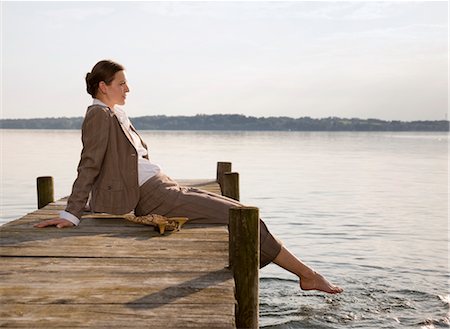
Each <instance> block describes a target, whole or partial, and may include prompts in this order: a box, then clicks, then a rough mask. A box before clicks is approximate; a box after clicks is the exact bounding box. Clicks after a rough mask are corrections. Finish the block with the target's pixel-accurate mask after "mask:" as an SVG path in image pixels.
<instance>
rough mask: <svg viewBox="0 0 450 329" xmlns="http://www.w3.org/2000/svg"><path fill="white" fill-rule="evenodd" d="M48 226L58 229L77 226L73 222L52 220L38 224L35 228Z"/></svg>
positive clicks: (61, 219)
mask: <svg viewBox="0 0 450 329" xmlns="http://www.w3.org/2000/svg"><path fill="white" fill-rule="evenodd" d="M47 226H56V227H57V228H64V227H73V226H75V225H74V224H73V223H72V222H71V221H68V220H67V219H64V218H59V217H58V218H52V219H48V220H45V221H43V222H40V223H38V224H35V225H34V227H39V228H42V227H47Z"/></svg>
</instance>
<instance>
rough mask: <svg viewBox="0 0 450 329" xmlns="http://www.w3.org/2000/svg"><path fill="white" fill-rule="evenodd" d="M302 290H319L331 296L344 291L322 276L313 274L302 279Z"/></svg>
mask: <svg viewBox="0 0 450 329" xmlns="http://www.w3.org/2000/svg"><path fill="white" fill-rule="evenodd" d="M300 288H302V290H319V291H323V292H326V293H329V294H339V293H341V292H343V291H344V289H342V288H341V287H338V286H335V285H334V284H332V283H330V282H328V280H327V279H325V278H324V277H323V276H322V275H320V274H319V273H317V272H313V273H312V275H311V276H308V277H305V276H303V277H301V278H300Z"/></svg>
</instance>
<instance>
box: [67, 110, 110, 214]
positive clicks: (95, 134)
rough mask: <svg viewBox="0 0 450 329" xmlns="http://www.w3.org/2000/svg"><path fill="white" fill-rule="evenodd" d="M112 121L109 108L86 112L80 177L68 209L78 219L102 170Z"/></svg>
mask: <svg viewBox="0 0 450 329" xmlns="http://www.w3.org/2000/svg"><path fill="white" fill-rule="evenodd" d="M111 121H112V120H111V115H110V113H109V109H107V108H104V107H100V106H93V107H89V108H88V110H87V112H86V116H85V119H84V121H83V125H82V133H81V139H82V142H83V149H82V151H81V159H80V162H79V164H78V169H77V171H78V175H77V178H76V179H75V182H74V183H73V186H72V193H71V195H70V197H69V199H68V200H67V207H66V211H67V212H69V213H71V214H72V215H74V216H75V217H77V218H78V219H80V218H81V215H82V213H83V208H84V206H85V205H86V202H87V200H88V197H89V193H90V192H91V190H92V186H93V185H94V183H95V180H96V178H97V176H98V175H99V173H100V170H101V168H102V163H103V159H104V157H105V153H106V150H107V148H108V140H109V132H110V125H111Z"/></svg>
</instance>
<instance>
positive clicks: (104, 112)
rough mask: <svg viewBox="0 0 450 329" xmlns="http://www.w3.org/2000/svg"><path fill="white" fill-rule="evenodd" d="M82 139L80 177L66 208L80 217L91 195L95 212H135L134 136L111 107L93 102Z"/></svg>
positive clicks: (135, 164)
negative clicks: (124, 127)
mask: <svg viewBox="0 0 450 329" xmlns="http://www.w3.org/2000/svg"><path fill="white" fill-rule="evenodd" d="M81 138H82V142H83V150H82V152H81V159H80V162H79V164H78V176H77V178H76V180H75V182H74V183H73V187H72V193H71V195H70V197H69V199H68V201H67V208H66V211H67V212H70V213H71V214H73V215H75V216H76V217H78V218H81V215H82V213H83V209H84V207H85V205H86V203H87V201H88V198H89V194H91V199H90V208H91V210H92V211H94V212H106V213H110V214H124V213H127V212H130V211H132V210H133V209H134V208H135V207H136V205H137V203H138V201H139V183H138V165H137V151H136V149H135V147H134V146H133V144H132V142H131V136H130V135H129V134H128V132H127V131H125V130H124V129H123V128H122V125H121V124H120V123H119V120H118V119H117V117H116V116H115V114H114V113H113V112H112V111H111V110H110V109H109V108H108V107H105V106H101V105H92V106H89V107H88V109H87V111H86V115H85V118H84V121H83V125H82V137H81ZM141 141H142V140H141ZM142 144H143V145H144V147H145V148H147V145H145V143H144V142H142Z"/></svg>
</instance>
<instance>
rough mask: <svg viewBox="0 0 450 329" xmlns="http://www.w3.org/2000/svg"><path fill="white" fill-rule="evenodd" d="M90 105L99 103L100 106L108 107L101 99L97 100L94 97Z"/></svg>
mask: <svg viewBox="0 0 450 329" xmlns="http://www.w3.org/2000/svg"><path fill="white" fill-rule="evenodd" d="M92 105H101V106H106V107H108V108H109V106H108V105H106V104H105V103H103V102H102V101H101V100H99V99H98V98H94V100H93V101H92Z"/></svg>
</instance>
